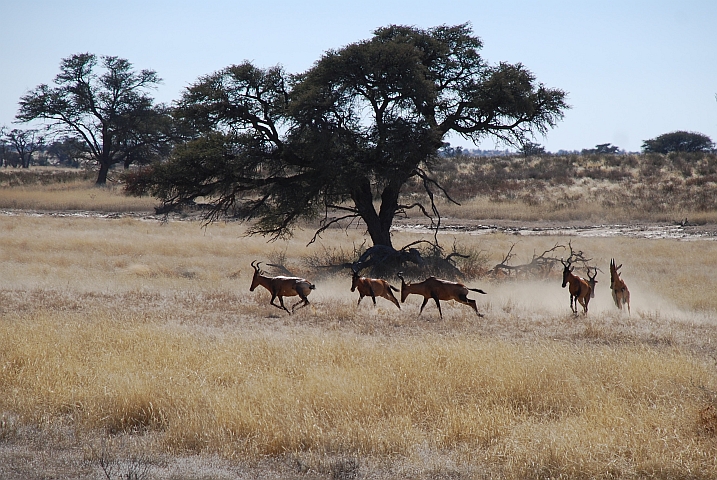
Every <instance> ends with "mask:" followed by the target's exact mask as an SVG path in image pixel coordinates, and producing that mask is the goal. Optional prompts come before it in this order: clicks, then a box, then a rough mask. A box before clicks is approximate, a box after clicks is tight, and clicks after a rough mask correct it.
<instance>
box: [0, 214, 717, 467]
mask: <svg viewBox="0 0 717 480" xmlns="http://www.w3.org/2000/svg"><path fill="white" fill-rule="evenodd" d="M48 232H49V233H50V234H48ZM243 232H244V229H243V227H241V226H240V225H237V224H234V223H222V224H215V225H212V226H209V227H208V228H206V229H202V228H201V227H200V224H199V223H197V222H192V221H183V222H182V221H170V222H167V223H161V222H157V221H151V220H141V219H135V218H129V217H126V218H112V219H108V218H74V217H69V218H67V217H65V218H58V217H50V216H42V217H38V216H26V215H14V216H0V245H2V249H1V250H0V260H2V262H1V263H0V316H1V317H2V321H1V322H0V390H1V391H2V392H3V395H2V396H0V415H1V416H2V422H1V423H0V458H1V459H3V461H0V464H3V465H4V466H2V467H0V476H15V477H38V478H39V477H47V476H56V477H63V478H97V477H98V476H103V475H105V476H108V475H107V472H108V471H109V472H110V473H111V474H112V475H114V476H115V477H113V478H117V477H119V476H120V475H122V476H124V478H128V477H129V476H131V474H133V475H134V478H139V477H140V474H146V475H147V476H146V477H145V478H149V477H150V476H151V478H236V477H239V476H260V477H263V478H265V477H267V476H275V477H282V478H365V477H371V478H395V477H411V478H476V477H478V478H481V477H486V478H496V477H498V478H516V479H518V478H576V477H582V478H637V477H657V478H675V477H689V478H714V477H715V476H717V460H715V459H716V458H717V455H716V454H717V443H716V442H715V434H714V428H713V425H714V418H713V415H712V413H711V412H713V411H714V407H711V406H713V405H715V403H717V374H716V373H715V369H714V363H715V357H714V348H713V342H712V339H713V338H716V334H717V324H716V323H715V321H714V312H715V311H717V299H715V298H714V295H713V292H714V289H715V281H714V276H713V275H712V272H713V271H714V268H715V262H717V260H716V259H717V251H715V249H717V244H715V242H713V241H708V240H699V241H694V242H680V241H675V240H638V239H625V238H585V239H583V238H580V239H572V241H573V245H574V246H576V247H578V248H580V249H582V250H584V251H585V252H586V253H588V254H590V255H591V256H593V257H594V258H595V259H596V262H597V263H598V265H602V268H603V270H604V271H607V264H608V262H609V259H610V258H611V257H612V256H614V257H615V258H616V259H617V260H618V262H619V263H624V266H623V269H622V272H623V278H624V279H625V281H626V282H627V283H628V285H629V286H630V289H631V292H632V296H633V309H632V315H630V316H628V315H627V314H625V313H622V314H621V313H619V312H617V310H616V309H615V307H614V305H612V300H611V298H610V297H609V291H608V285H609V279H608V278H607V277H606V276H605V275H600V276H599V277H598V280H599V281H600V283H599V284H598V292H597V296H596V298H595V300H594V301H593V302H591V309H590V313H589V314H588V316H587V317H582V316H578V317H574V316H573V315H572V314H570V313H569V307H568V294H567V291H566V290H564V289H561V288H560V280H559V279H552V280H550V281H548V282H527V281H520V282H502V283H501V282H494V283H489V282H488V281H487V280H485V279H482V280H481V279H478V280H473V281H471V282H470V283H471V284H472V286H479V287H480V288H483V289H485V290H486V291H488V295H487V296H485V297H483V296H481V298H479V299H478V304H479V310H481V311H482V312H483V313H485V314H486V317H485V318H483V319H479V318H477V317H475V316H474V315H473V314H472V312H471V311H470V309H468V308H467V307H465V306H462V305H457V304H446V305H445V306H444V315H445V320H444V321H439V320H438V315H437V311H436V309H435V306H433V305H429V306H428V307H427V308H426V310H425V311H424V313H423V315H422V316H420V317H419V316H417V313H418V308H419V304H420V302H419V301H418V300H417V299H415V298H410V297H409V299H408V300H407V302H406V303H405V304H403V305H402V307H403V308H402V309H401V310H400V311H399V310H398V309H396V308H395V307H394V306H393V305H391V304H390V303H388V302H386V301H383V299H379V300H378V306H377V307H373V306H372V305H371V304H370V302H366V301H364V302H362V305H361V306H360V307H358V308H357V307H356V300H357V299H358V296H357V295H355V294H352V293H350V292H349V287H350V276H349V275H348V274H345V275H340V274H339V275H338V276H332V275H320V274H319V273H318V272H317V271H315V270H313V268H312V267H310V266H309V265H310V264H311V265H315V264H316V263H317V261H318V259H320V257H321V255H329V256H331V255H333V254H334V253H335V252H336V251H337V250H341V249H343V250H345V251H351V250H352V245H354V244H360V243H361V239H362V237H361V233H362V232H360V231H355V230H350V231H348V232H344V231H340V230H332V231H329V232H327V233H326V235H324V237H323V240H322V241H321V243H320V244H318V245H313V246H311V247H308V248H306V247H305V245H306V243H307V241H308V238H310V236H311V232H310V231H309V230H307V231H299V232H297V238H295V239H293V240H291V241H287V242H277V243H273V244H266V243H265V242H264V240H263V239H261V238H246V237H244V236H243ZM414 238H415V237H414V236H413V235H411V234H409V233H396V243H397V244H403V243H408V242H409V241H411V240H412V239H414ZM456 238H457V241H458V242H459V244H460V245H462V246H464V247H465V248H472V249H476V250H481V251H484V252H487V255H488V256H489V258H490V260H489V261H491V262H492V261H495V262H497V261H499V260H500V259H501V258H502V255H504V254H505V252H506V251H507V249H508V248H509V246H510V245H511V244H512V243H514V242H516V240H519V242H518V244H517V245H516V252H517V253H518V254H519V258H518V259H517V260H518V261H523V260H525V261H527V260H529V258H530V256H531V255H532V253H533V251H542V250H544V249H545V248H549V247H551V246H552V245H554V244H555V243H556V242H563V243H564V242H566V239H565V238H563V237H524V238H516V237H515V236H508V235H503V234H493V235H484V236H470V235H457V236H456ZM327 252H328V253H327ZM255 259H259V260H264V261H267V260H270V259H283V261H284V262H285V264H286V265H287V266H288V267H289V268H291V269H292V270H294V271H296V272H297V273H300V274H302V275H307V276H310V278H311V279H312V281H314V282H315V283H316V284H317V290H316V291H315V292H314V293H312V295H311V296H310V297H309V298H310V300H311V302H312V305H311V306H310V307H307V308H305V309H303V310H300V311H299V313H297V314H296V315H293V316H288V315H286V314H285V313H283V312H281V311H279V310H278V309H275V308H273V307H271V306H269V305H268V300H269V296H268V293H267V292H266V291H263V290H261V291H260V290H257V291H256V292H253V293H250V292H248V285H249V282H250V275H251V267H250V266H249V263H250V262H251V261H252V260H255ZM290 303H291V302H290ZM710 408H712V410H710ZM28 452H29V453H28ZM28 458H29V459H30V460H31V461H30V462H29V463H28V462H27V461H28Z"/></svg>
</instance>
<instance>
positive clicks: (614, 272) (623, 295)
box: [610, 258, 630, 314]
mask: <svg viewBox="0 0 717 480" xmlns="http://www.w3.org/2000/svg"><path fill="white" fill-rule="evenodd" d="M621 268H622V263H621V264H620V266H619V267H616V266H615V259H614V258H613V259H612V260H610V290H612V299H613V300H614V301H615V305H616V306H617V308H619V309H620V310H622V306H623V305H627V313H628V314H629V313H630V290H628V289H627V285H625V282H623V281H622V279H621V278H620V274H619V273H618V270H620V269H621Z"/></svg>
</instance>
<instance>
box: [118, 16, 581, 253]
mask: <svg viewBox="0 0 717 480" xmlns="http://www.w3.org/2000/svg"><path fill="white" fill-rule="evenodd" d="M481 47H482V43H481V41H480V39H478V38H477V37H475V36H473V35H472V31H471V29H470V27H469V26H468V25H467V24H465V25H457V26H440V27H435V28H431V29H429V30H421V29H417V28H413V27H405V26H388V27H385V28H379V29H378V30H376V31H375V32H374V36H373V37H372V38H370V39H368V40H365V41H361V42H357V43H353V44H350V45H348V46H346V47H344V48H341V49H339V50H332V51H329V52H327V53H326V54H325V55H324V56H323V57H322V58H321V59H320V60H318V61H317V62H316V64H315V65H314V66H313V68H311V69H310V70H308V71H307V72H305V73H303V74H300V75H293V76H292V75H288V74H286V73H285V72H284V71H283V70H282V69H281V68H280V67H275V68H270V69H260V68H257V67H255V66H253V65H252V64H250V63H243V64H241V65H235V66H231V67H228V68H226V69H224V70H222V71H219V72H217V73H214V74H212V75H208V76H206V77H203V78H200V79H199V80H198V81H197V83H195V84H194V85H192V86H191V87H189V88H188V89H187V91H186V92H185V93H184V95H183V98H182V99H181V101H180V102H179V103H178V109H177V114H178V116H179V117H180V118H182V119H183V121H184V122H185V126H187V127H188V128H189V129H190V131H191V132H193V135H192V136H191V138H189V140H188V141H187V142H186V143H184V144H183V145H181V146H179V147H178V148H177V149H176V150H175V152H174V154H173V156H172V158H171V159H170V161H168V162H165V163H161V164H155V165H153V166H152V167H151V168H149V169H146V170H143V171H142V172H141V173H139V174H136V175H133V176H130V177H129V178H128V190H129V191H130V192H133V193H136V194H144V193H150V194H152V195H154V196H156V197H157V198H159V199H161V200H162V202H163V206H164V207H165V208H166V209H169V208H173V207H175V206H178V205H181V204H183V203H188V202H193V201H195V200H197V199H200V198H201V199H203V201H208V202H209V203H210V204H211V207H212V209H211V211H210V212H209V214H208V219H209V220H213V219H216V218H218V217H219V216H221V215H225V214H229V215H234V216H237V217H240V218H243V219H256V220H257V222H256V223H254V224H253V225H252V230H251V231H252V233H260V234H268V235H271V236H273V237H279V236H283V235H287V234H290V232H291V227H292V226H293V225H294V224H295V222H296V221H297V220H299V219H301V218H312V217H317V216H318V217H321V218H322V223H321V225H320V228H319V230H318V231H317V234H319V233H320V232H321V231H323V230H324V229H325V228H327V227H328V226H330V225H332V224H334V223H336V222H338V221H340V220H356V219H360V220H362V221H363V222H364V223H365V225H366V228H367V231H368V234H369V235H370V237H371V240H372V242H373V244H374V246H378V245H382V246H386V247H392V244H391V234H390V228H391V225H392V224H393V221H394V218H395V217H396V215H399V214H401V213H404V212H406V211H408V210H410V209H419V210H420V211H421V212H423V213H424V214H425V215H427V216H428V217H430V218H431V219H432V222H435V223H433V225H434V226H437V225H438V224H439V222H440V215H439V212H438V210H437V208H436V205H435V202H434V195H436V194H444V195H447V192H445V191H444V190H443V189H442V187H441V186H440V185H439V184H438V183H437V182H436V181H434V180H433V179H432V178H431V175H430V172H431V167H432V166H433V165H434V164H435V162H437V161H439V157H438V155H437V153H438V150H439V149H440V148H441V147H442V145H443V142H444V140H445V137H446V136H447V135H448V134H449V133H450V132H455V133H457V134H460V135H462V136H464V137H466V138H468V139H471V140H473V141H474V142H478V141H480V140H481V139H482V138H484V137H485V136H487V135H493V136H496V137H498V138H500V139H502V140H504V141H507V142H510V143H512V144H522V143H523V142H525V141H527V139H528V138H530V137H532V136H533V135H534V134H536V133H545V132H546V131H547V129H548V128H550V127H553V126H554V125H555V123H556V122H557V121H558V120H559V119H560V118H562V115H563V110H564V109H566V108H568V107H567V105H566V103H565V93H564V92H563V91H561V90H557V89H549V88H546V87H544V86H543V85H542V84H539V83H537V82H536V81H535V77H534V76H533V75H532V74H531V73H530V72H529V71H528V70H527V69H526V68H525V67H524V66H523V65H521V64H515V65H510V64H507V63H500V64H498V65H494V66H491V65H488V64H487V63H485V62H484V61H483V59H482V58H481V56H480V55H479V53H478V52H479V50H480V49H481ZM441 161H445V160H441ZM411 181H417V182H420V184H421V185H422V186H423V189H424V190H425V193H426V197H425V198H424V199H410V200H408V201H407V199H405V198H402V196H401V188H402V187H403V186H404V185H406V184H407V182H411ZM314 238H316V237H314Z"/></svg>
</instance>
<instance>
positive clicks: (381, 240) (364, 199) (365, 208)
mask: <svg viewBox="0 0 717 480" xmlns="http://www.w3.org/2000/svg"><path fill="white" fill-rule="evenodd" d="M402 184H403V182H401V181H400V180H396V181H391V182H389V184H388V185H387V186H386V187H385V188H384V190H383V192H381V207H380V210H379V212H378V213H377V212H376V209H375V207H374V205H373V193H372V190H371V183H370V182H369V180H368V179H362V180H361V181H359V183H358V185H357V186H356V187H355V188H354V191H353V192H352V193H351V197H352V198H353V201H354V205H356V209H357V210H358V212H359V215H360V216H361V219H362V220H363V221H364V222H365V223H366V229H367V230H368V234H369V236H370V237H371V241H372V242H373V244H374V246H377V245H383V246H386V247H391V248H393V243H392V242H391V227H392V226H393V219H394V218H395V216H396V211H397V210H398V194H399V192H400V190H401V185H402Z"/></svg>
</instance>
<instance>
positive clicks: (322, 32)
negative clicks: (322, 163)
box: [0, 0, 717, 152]
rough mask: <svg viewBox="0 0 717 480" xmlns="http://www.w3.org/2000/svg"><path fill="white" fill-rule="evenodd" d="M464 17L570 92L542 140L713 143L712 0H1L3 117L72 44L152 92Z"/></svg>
mask: <svg viewBox="0 0 717 480" xmlns="http://www.w3.org/2000/svg"><path fill="white" fill-rule="evenodd" d="M464 22H470V23H471V24H472V26H473V31H474V33H475V34H476V35H477V36H479V37H480V38H481V39H482V40H483V43H484V48H483V50H482V55H483V58H484V59H485V60H486V61H488V62H490V63H498V62H500V61H507V62H511V63H516V62H521V63H523V64H524V65H526V66H527V67H528V68H529V69H530V70H531V71H532V72H533V73H534V74H535V75H536V77H537V79H538V80H539V81H540V82H542V83H544V84H545V85H546V86H548V87H553V88H561V89H563V90H565V91H567V92H568V95H569V96H568V102H569V103H570V105H572V107H573V108H572V109H570V110H568V111H567V113H566V115H565V118H564V120H563V121H562V122H560V123H559V124H558V126H557V127H556V128H555V129H553V130H551V131H550V132H549V133H548V135H547V137H545V138H543V137H540V138H537V139H536V141H537V143H540V144H542V145H544V146H545V147H546V149H547V150H548V151H552V152H556V151H558V150H561V149H563V150H581V149H583V148H592V147H594V146H595V145H597V144H600V143H608V142H609V143H612V144H613V145H617V146H618V147H620V148H622V149H624V150H628V151H639V150H640V147H641V145H642V141H643V140H646V139H649V138H654V137H656V136H657V135H660V134H662V133H667V132H670V131H674V130H689V131H696V132H700V133H704V134H706V135H709V136H710V137H711V138H712V140H714V141H717V101H716V99H715V94H717V1H715V0H680V1H676V0H673V1H664V0H656V1H632V0H609V1H595V0H591V1H580V0H573V1H567V0H565V1H559V0H548V1H538V0H536V1H528V0H491V1H484V0H469V1H436V0H434V1H430V2H429V1H423V0H412V1H403V0H401V1H391V0H383V1H376V0H362V1H360V2H357V1H355V0H353V1H341V0H330V1H329V0H326V1H324V0H304V1H301V2H289V1H284V0H276V1H273V2H258V1H251V2H247V1H229V0H203V1H201V2H199V1H196V2H194V1H182V0H144V1H138V0H115V1H112V2H110V1H104V0H93V1H90V0H62V1H61V0H54V1H51V0H23V1H17V0H0V125H6V126H8V127H17V125H13V124H12V122H13V120H14V116H15V114H16V112H17V102H18V100H19V98H20V96H21V95H23V94H24V93H26V92H27V91H28V90H31V89H33V88H34V87H36V86H37V85H39V84H41V83H48V84H50V83H51V82H52V80H53V79H54V77H55V75H56V74H57V73H58V72H59V64H60V60H61V59H62V58H65V57H68V56H70V55H72V54H75V53H81V52H90V53H95V54H97V55H115V56H119V57H122V58H126V59H127V60H129V61H130V62H132V64H133V65H134V66H135V68H136V69H144V68H149V69H153V70H155V71H157V73H158V74H159V76H160V77H162V79H163V80H164V81H163V84H162V85H161V86H160V87H159V89H158V90H157V91H156V92H155V98H157V100H159V101H163V102H171V101H173V100H176V99H177V98H179V96H180V93H181V91H182V90H183V89H184V88H185V87H186V86H187V85H189V84H191V83H193V82H195V81H196V79H197V78H198V77H199V76H202V75H206V74H209V73H212V72H214V71H216V70H219V69H222V68H224V67H226V66H229V65H232V64H236V63H240V62H242V61H243V60H250V61H252V62H254V64H255V65H257V66H260V67H270V66H273V65H276V64H281V65H283V66H284V67H285V69H286V70H287V71H288V72H292V73H297V72H301V71H304V70H306V69H308V68H309V67H311V65H312V64H313V62H314V61H316V60H317V59H318V58H320V56H321V55H322V53H323V52H325V51H326V50H328V49H333V48H339V47H341V46H343V45H346V44H348V43H352V42H355V41H358V40H362V39H365V38H369V37H370V36H371V32H372V31H373V30H374V29H375V28H377V27H380V26H384V25H389V24H403V25H413V26H417V27H420V28H429V27H432V26H436V25H441V24H449V25H455V24H459V23H464ZM21 127H22V126H21ZM451 143H452V144H453V145H465V146H470V145H469V144H466V143H465V142H463V141H460V140H459V139H451ZM479 147H480V148H484V149H489V148H493V144H492V142H490V141H485V142H483V144H481V145H480V146H479Z"/></svg>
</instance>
